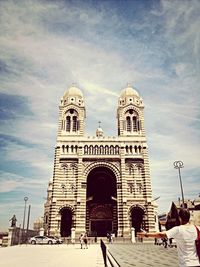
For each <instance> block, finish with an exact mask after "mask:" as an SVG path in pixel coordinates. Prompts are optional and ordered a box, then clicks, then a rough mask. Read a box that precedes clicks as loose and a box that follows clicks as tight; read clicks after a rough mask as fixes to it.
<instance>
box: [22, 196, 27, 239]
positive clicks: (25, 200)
mask: <svg viewBox="0 0 200 267" xmlns="http://www.w3.org/2000/svg"><path fill="white" fill-rule="evenodd" d="M27 200H28V197H24V218H23V226H22V240H23V238H24V225H25V217H26V202H27ZM22 242H23V241H22Z"/></svg>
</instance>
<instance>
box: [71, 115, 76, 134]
mask: <svg viewBox="0 0 200 267" xmlns="http://www.w3.org/2000/svg"><path fill="white" fill-rule="evenodd" d="M72 131H73V132H76V131H77V117H76V116H73V127H72Z"/></svg>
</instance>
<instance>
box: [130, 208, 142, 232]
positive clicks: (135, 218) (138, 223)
mask: <svg viewBox="0 0 200 267" xmlns="http://www.w3.org/2000/svg"><path fill="white" fill-rule="evenodd" d="M143 217H144V209H142V208H141V207H139V206H134V207H132V209H131V227H134V228H135V235H136V234H137V232H141V228H143Z"/></svg>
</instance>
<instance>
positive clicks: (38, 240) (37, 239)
mask: <svg viewBox="0 0 200 267" xmlns="http://www.w3.org/2000/svg"><path fill="white" fill-rule="evenodd" d="M29 243H31V244H32V245H35V244H49V245H52V244H57V241H56V240H55V239H54V238H50V237H47V236H41V235H37V236H34V237H31V238H30V240H29Z"/></svg>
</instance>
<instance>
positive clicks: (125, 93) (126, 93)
mask: <svg viewBox="0 0 200 267" xmlns="http://www.w3.org/2000/svg"><path fill="white" fill-rule="evenodd" d="M126 96H137V97H140V95H139V93H138V92H137V91H136V90H135V89H134V88H133V87H131V86H129V85H128V86H127V87H126V88H124V89H123V90H122V91H121V95H120V97H121V98H124V97H126Z"/></svg>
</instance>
